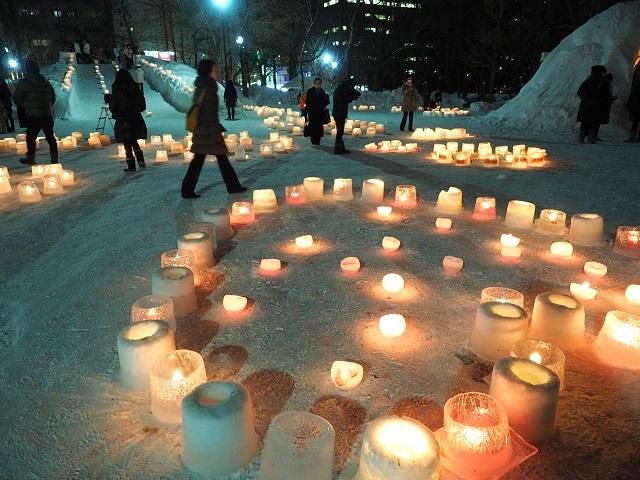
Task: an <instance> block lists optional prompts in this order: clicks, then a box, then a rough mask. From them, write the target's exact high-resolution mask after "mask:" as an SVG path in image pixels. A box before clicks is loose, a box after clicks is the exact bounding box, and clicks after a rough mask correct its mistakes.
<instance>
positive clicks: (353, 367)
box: [331, 360, 364, 390]
mask: <svg viewBox="0 0 640 480" xmlns="http://www.w3.org/2000/svg"><path fill="white" fill-rule="evenodd" d="M363 375H364V370H363V368H362V365H360V364H359V363H355V362H345V361H343V360H336V361H335V362H333V364H332V365H331V381H332V382H333V384H334V385H335V386H336V387H338V388H339V389H340V390H353V389H354V388H356V387H357V386H358V385H360V382H362V377H363Z"/></svg>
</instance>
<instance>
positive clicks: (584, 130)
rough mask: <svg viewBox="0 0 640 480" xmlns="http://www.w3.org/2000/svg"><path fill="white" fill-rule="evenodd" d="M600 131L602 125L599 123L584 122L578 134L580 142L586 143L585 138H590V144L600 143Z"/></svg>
mask: <svg viewBox="0 0 640 480" xmlns="http://www.w3.org/2000/svg"><path fill="white" fill-rule="evenodd" d="M599 129H600V124H598V123H591V122H582V123H581V124H580V131H579V133H578V141H579V142H580V143H584V140H585V138H587V137H589V143H596V142H597V141H598V130H599Z"/></svg>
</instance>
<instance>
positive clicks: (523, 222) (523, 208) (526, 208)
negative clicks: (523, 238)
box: [504, 200, 536, 228]
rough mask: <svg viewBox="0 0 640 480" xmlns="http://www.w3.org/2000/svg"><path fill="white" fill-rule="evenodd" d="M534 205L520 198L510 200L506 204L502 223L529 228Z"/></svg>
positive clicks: (531, 222) (534, 210)
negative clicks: (505, 213)
mask: <svg viewBox="0 0 640 480" xmlns="http://www.w3.org/2000/svg"><path fill="white" fill-rule="evenodd" d="M535 213H536V206H535V205H534V204H533V203H530V202H525V201H522V200H511V201H510V202H509V205H507V215H506V217H505V219H504V223H506V224H507V225H509V226H512V227H515V228H531V226H532V225H533V216H534V215H535Z"/></svg>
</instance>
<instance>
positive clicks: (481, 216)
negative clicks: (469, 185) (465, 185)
mask: <svg viewBox="0 0 640 480" xmlns="http://www.w3.org/2000/svg"><path fill="white" fill-rule="evenodd" d="M473 217H474V218H476V219H478V220H494V219H495V218H496V199H495V198H493V197H478V198H476V207H475V209H474V211H473Z"/></svg>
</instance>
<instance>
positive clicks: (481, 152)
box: [478, 142, 493, 159]
mask: <svg viewBox="0 0 640 480" xmlns="http://www.w3.org/2000/svg"><path fill="white" fill-rule="evenodd" d="M492 153H493V150H492V148H491V144H490V143H488V142H487V143H479V144H478V157H480V158H481V159H484V158H485V157H486V156H487V155H491V154H492Z"/></svg>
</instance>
